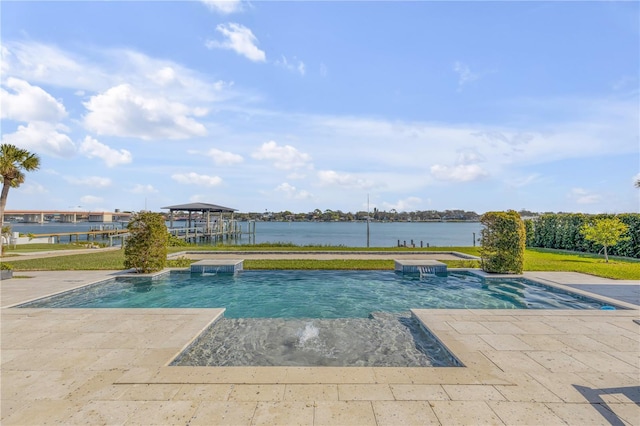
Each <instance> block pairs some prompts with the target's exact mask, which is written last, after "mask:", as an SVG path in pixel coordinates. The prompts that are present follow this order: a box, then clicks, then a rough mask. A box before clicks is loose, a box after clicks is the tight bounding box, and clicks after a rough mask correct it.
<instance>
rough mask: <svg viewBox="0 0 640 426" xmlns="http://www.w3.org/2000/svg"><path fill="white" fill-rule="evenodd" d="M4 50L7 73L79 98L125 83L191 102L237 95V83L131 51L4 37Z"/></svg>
mask: <svg viewBox="0 0 640 426" xmlns="http://www.w3.org/2000/svg"><path fill="white" fill-rule="evenodd" d="M2 52H3V55H2V63H1V64H2V75H5V76H13V77H18V78H21V79H23V80H26V81H29V82H30V83H31V84H33V83H34V82H36V83H42V84H46V85H47V86H58V87H64V88H68V89H70V90H71V91H73V92H74V93H75V94H76V95H78V96H84V94H85V93H91V92H104V91H106V90H108V89H109V88H112V87H114V86H118V85H120V84H122V83H123V82H127V83H128V84H129V85H130V86H132V87H136V88H137V89H139V90H140V91H143V92H145V93H162V95H163V96H165V97H167V98H170V99H172V100H174V101H179V102H182V103H186V104H189V105H191V104H193V103H195V102H218V101H221V100H224V99H226V98H229V97H232V96H235V95H234V94H232V93H231V91H230V88H231V87H232V86H233V82H225V81H220V80H211V79H210V78H209V76H208V75H204V74H202V73H200V72H198V71H194V70H192V69H189V68H187V67H185V66H183V65H180V64H178V63H175V62H172V61H168V60H165V59H156V58H152V57H150V56H147V55H145V54H143V53H139V52H137V51H134V50H131V49H95V48H92V49H91V50H90V51H87V52H86V53H85V54H84V55H83V52H81V51H78V52H74V53H70V52H68V51H65V50H62V49H60V48H58V47H55V46H51V45H47V44H43V43H36V42H13V41H6V42H5V41H3V46H2Z"/></svg>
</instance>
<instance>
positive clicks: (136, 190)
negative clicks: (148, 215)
mask: <svg viewBox="0 0 640 426" xmlns="http://www.w3.org/2000/svg"><path fill="white" fill-rule="evenodd" d="M129 192H131V193H132V194H155V193H157V192H158V190H157V189H155V188H154V187H153V185H142V184H139V183H138V184H136V185H134V186H133V188H131V189H130V190H129Z"/></svg>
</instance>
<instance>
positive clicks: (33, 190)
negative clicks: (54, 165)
mask: <svg viewBox="0 0 640 426" xmlns="http://www.w3.org/2000/svg"><path fill="white" fill-rule="evenodd" d="M19 190H20V192H22V193H23V194H27V195H41V194H46V193H48V192H49V191H48V190H47V188H45V187H44V186H42V185H41V184H39V183H37V182H26V183H23V184H22V185H20V187H19Z"/></svg>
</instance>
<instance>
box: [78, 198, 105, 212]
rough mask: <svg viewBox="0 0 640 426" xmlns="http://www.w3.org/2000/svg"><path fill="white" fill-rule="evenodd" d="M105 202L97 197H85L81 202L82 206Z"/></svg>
mask: <svg viewBox="0 0 640 426" xmlns="http://www.w3.org/2000/svg"><path fill="white" fill-rule="evenodd" d="M103 201H104V199H103V198H101V197H96V196H94V195H85V196H82V197H80V202H81V203H82V204H98V203H102V202H103ZM98 210H104V209H98Z"/></svg>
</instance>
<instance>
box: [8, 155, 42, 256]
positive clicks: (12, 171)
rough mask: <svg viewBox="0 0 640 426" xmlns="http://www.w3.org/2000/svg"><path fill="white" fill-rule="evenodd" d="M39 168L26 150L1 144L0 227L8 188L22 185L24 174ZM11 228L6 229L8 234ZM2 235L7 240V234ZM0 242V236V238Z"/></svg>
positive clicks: (36, 160)
mask: <svg viewBox="0 0 640 426" xmlns="http://www.w3.org/2000/svg"><path fill="white" fill-rule="evenodd" d="M39 167H40V157H38V156H37V155H36V154H33V153H31V152H29V151H27V150H26V149H21V148H18V147H17V146H15V145H11V144H7V143H3V144H2V145H0V178H1V179H2V191H1V192H0V226H2V224H3V223H4V208H5V207H6V205H7V197H8V196H9V188H17V187H19V186H20V185H21V184H22V183H24V177H25V175H24V172H32V171H34V170H38V168H39ZM10 230H11V228H8V230H7V232H9V231H10ZM2 235H3V236H5V237H6V238H7V240H8V238H9V234H8V233H7V234H5V231H4V228H3V230H2ZM0 240H1V236H0ZM0 246H1V247H0V253H1V252H3V251H4V245H2V241H0Z"/></svg>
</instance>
